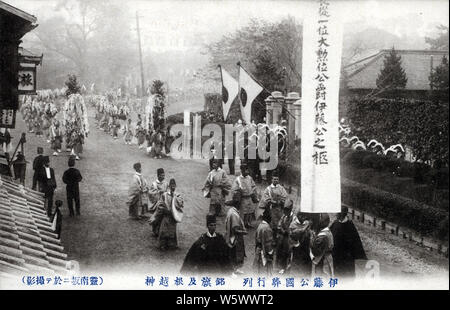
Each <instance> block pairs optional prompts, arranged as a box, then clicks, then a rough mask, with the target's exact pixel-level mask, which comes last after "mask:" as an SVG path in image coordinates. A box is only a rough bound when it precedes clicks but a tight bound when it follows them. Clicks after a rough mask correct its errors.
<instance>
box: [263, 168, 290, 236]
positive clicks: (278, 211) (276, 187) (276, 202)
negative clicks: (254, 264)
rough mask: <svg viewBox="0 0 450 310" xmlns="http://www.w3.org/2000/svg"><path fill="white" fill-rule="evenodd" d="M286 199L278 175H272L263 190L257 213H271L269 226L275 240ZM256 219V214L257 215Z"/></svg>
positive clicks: (285, 193)
mask: <svg viewBox="0 0 450 310" xmlns="http://www.w3.org/2000/svg"><path fill="white" fill-rule="evenodd" d="M286 198H287V192H286V190H285V189H284V187H283V186H282V185H281V184H280V180H279V178H278V174H276V173H273V174H272V183H271V184H270V185H269V186H268V187H267V188H266V189H265V190H264V193H263V195H262V198H261V203H260V205H259V210H258V211H259V213H261V212H262V210H265V209H269V210H270V212H271V219H272V222H271V223H270V226H271V227H272V231H273V233H274V238H276V236H277V235H276V233H277V230H278V223H279V222H280V219H281V216H282V208H283V206H284V203H285V201H286ZM257 217H258V214H257Z"/></svg>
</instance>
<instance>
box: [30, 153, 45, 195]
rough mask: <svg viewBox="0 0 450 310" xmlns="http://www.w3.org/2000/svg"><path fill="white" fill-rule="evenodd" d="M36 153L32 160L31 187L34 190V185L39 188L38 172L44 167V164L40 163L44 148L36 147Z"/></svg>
mask: <svg viewBox="0 0 450 310" xmlns="http://www.w3.org/2000/svg"><path fill="white" fill-rule="evenodd" d="M37 153H38V156H36V157H35V158H34V160H33V170H34V174H33V186H32V189H33V190H36V185H39V186H38V190H39V191H40V190H41V184H40V182H39V174H40V173H41V170H42V169H43V168H44V164H43V163H42V161H43V159H44V155H42V154H44V149H43V148H42V147H40V146H39V147H38V148H37Z"/></svg>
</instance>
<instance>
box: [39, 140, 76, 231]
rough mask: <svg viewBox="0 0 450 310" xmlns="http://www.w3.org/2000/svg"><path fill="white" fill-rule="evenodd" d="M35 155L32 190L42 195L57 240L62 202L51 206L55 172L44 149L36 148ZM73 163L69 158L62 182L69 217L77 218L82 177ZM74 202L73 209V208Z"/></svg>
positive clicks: (71, 157) (55, 185) (54, 187)
mask: <svg viewBox="0 0 450 310" xmlns="http://www.w3.org/2000/svg"><path fill="white" fill-rule="evenodd" d="M37 153H38V155H37V156H36V157H35V158H34V160H33V171H34V173H33V185H32V189H33V190H37V191H39V192H41V193H43V194H44V198H45V208H46V211H47V216H48V217H49V218H51V219H53V220H52V221H55V223H56V232H57V234H58V238H59V237H60V234H61V225H62V213H61V210H60V209H61V207H62V206H63V202H62V201H61V200H57V201H55V205H53V196H54V193H55V190H56V188H57V181H56V178H55V171H54V169H53V168H52V167H50V157H49V156H44V149H43V148H42V147H38V148H37ZM75 163H76V159H75V156H69V159H68V163H67V164H68V169H67V170H66V171H64V173H63V176H62V181H63V183H64V184H66V198H67V207H68V209H69V216H70V217H73V216H75V214H76V215H77V216H79V215H81V211H80V210H81V207H80V190H79V183H80V182H81V181H82V179H83V177H82V176H81V173H80V171H79V170H78V169H76V168H75ZM74 202H75V209H74V206H73V205H74ZM54 207H55V208H54ZM75 212H76V213H75Z"/></svg>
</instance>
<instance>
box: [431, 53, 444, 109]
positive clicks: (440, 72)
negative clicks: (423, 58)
mask: <svg viewBox="0 0 450 310" xmlns="http://www.w3.org/2000/svg"><path fill="white" fill-rule="evenodd" d="M429 80H430V88H431V91H432V96H433V97H437V99H441V100H446V101H447V102H448V90H449V88H448V59H447V57H445V56H444V57H442V61H441V63H440V64H439V66H437V67H436V68H434V69H433V71H432V72H431V74H430V76H429Z"/></svg>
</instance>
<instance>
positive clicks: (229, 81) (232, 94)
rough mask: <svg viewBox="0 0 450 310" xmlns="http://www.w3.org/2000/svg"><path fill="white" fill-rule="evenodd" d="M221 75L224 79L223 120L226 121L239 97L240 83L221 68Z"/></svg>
mask: <svg viewBox="0 0 450 310" xmlns="http://www.w3.org/2000/svg"><path fill="white" fill-rule="evenodd" d="M220 73H221V77H222V108H223V119H224V120H226V119H227V116H228V112H229V111H230V107H231V104H232V103H233V101H234V99H236V97H237V95H238V92H239V86H238V82H237V81H236V80H235V79H234V78H233V77H232V76H231V75H230V74H229V73H228V72H227V71H226V70H224V69H223V68H222V67H221V66H220Z"/></svg>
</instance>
